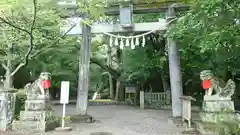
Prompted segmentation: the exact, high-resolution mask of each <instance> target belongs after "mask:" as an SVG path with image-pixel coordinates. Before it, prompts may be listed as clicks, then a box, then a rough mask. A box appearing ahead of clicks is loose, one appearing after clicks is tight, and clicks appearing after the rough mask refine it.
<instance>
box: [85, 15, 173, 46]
mask: <svg viewBox="0 0 240 135" xmlns="http://www.w3.org/2000/svg"><path fill="white" fill-rule="evenodd" d="M176 20H177V18H174V19H172V20H171V21H169V22H168V23H166V26H168V25H170V24H171V23H172V22H174V21H176ZM82 22H83V23H85V24H86V25H88V26H89V27H91V28H92V27H93V26H92V25H91V24H89V23H87V22H86V21H84V20H82ZM160 28H161V27H159V28H157V29H155V30H151V31H148V32H146V33H143V34H140V35H135V36H120V35H114V34H111V33H108V32H102V33H103V34H105V35H108V36H110V41H109V43H110V46H112V45H113V38H112V37H114V38H115V39H114V45H115V46H118V45H120V46H119V47H120V49H123V48H124V43H125V46H126V47H129V46H130V47H131V49H135V46H139V38H140V37H142V44H141V45H142V47H144V46H145V43H146V41H145V36H146V35H149V34H151V33H153V32H156V31H158V30H159V29H160ZM134 38H135V43H134ZM119 40H120V44H119ZM123 40H125V42H124V41H123Z"/></svg>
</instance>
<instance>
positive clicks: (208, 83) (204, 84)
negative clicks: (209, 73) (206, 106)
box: [202, 79, 211, 90]
mask: <svg viewBox="0 0 240 135" xmlns="http://www.w3.org/2000/svg"><path fill="white" fill-rule="evenodd" d="M202 87H203V89H205V90H206V89H209V88H211V80H210V79H209V80H204V81H203V82H202Z"/></svg>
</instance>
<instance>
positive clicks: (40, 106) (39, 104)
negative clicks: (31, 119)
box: [25, 100, 47, 111]
mask: <svg viewBox="0 0 240 135" xmlns="http://www.w3.org/2000/svg"><path fill="white" fill-rule="evenodd" d="M46 108H47V104H46V101H45V100H26V101H25V110H29V111H38V110H45V109H46Z"/></svg>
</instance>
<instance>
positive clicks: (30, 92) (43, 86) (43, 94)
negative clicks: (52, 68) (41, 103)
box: [24, 72, 51, 100]
mask: <svg viewBox="0 0 240 135" xmlns="http://www.w3.org/2000/svg"><path fill="white" fill-rule="evenodd" d="M50 78H51V74H50V73H48V72H42V73H41V74H40V76H39V78H38V79H37V80H35V81H34V82H33V83H28V84H26V86H25V87H24V89H25V94H26V96H27V100H34V99H35V100H37V99H47V98H50V96H49V87H50V82H49V80H50Z"/></svg>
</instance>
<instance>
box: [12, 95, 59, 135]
mask: <svg viewBox="0 0 240 135" xmlns="http://www.w3.org/2000/svg"><path fill="white" fill-rule="evenodd" d="M48 102H49V101H47V100H26V101H25V110H24V111H21V112H20V119H19V121H15V122H14V124H13V129H14V130H27V131H35V132H45V131H49V130H53V129H55V128H56V127H57V126H58V125H59V119H58V118H57V117H56V116H55V115H54V111H53V110H51V108H50V106H49V103H48Z"/></svg>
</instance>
